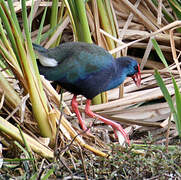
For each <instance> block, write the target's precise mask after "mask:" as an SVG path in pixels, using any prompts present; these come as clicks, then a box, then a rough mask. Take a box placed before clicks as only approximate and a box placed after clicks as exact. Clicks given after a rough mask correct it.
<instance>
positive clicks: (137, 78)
mask: <svg viewBox="0 0 181 180" xmlns="http://www.w3.org/2000/svg"><path fill="white" fill-rule="evenodd" d="M132 79H133V81H134V82H135V84H136V85H137V86H138V87H139V86H140V85H141V72H140V66H139V65H138V72H137V73H136V74H134V75H133V76H132Z"/></svg>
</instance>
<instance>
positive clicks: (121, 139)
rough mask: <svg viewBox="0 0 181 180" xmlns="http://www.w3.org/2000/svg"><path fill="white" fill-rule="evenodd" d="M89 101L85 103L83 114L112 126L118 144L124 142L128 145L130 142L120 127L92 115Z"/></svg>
mask: <svg viewBox="0 0 181 180" xmlns="http://www.w3.org/2000/svg"><path fill="white" fill-rule="evenodd" d="M90 103H91V102H90V100H87V102H86V108H85V113H86V114H87V115H88V116H89V117H92V118H98V119H99V120H101V121H102V122H104V123H105V124H107V125H110V126H112V128H113V130H114V133H115V136H116V138H118V140H119V142H120V144H121V145H122V144H123V143H124V142H126V143H127V144H128V145H130V140H129V136H128V134H127V133H126V132H125V131H124V129H123V128H122V126H121V125H120V124H118V123H116V122H114V121H111V120H109V119H107V118H104V117H102V116H99V115H98V114H95V113H93V112H92V111H91V110H90Z"/></svg>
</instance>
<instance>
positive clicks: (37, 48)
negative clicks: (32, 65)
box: [33, 43, 47, 54]
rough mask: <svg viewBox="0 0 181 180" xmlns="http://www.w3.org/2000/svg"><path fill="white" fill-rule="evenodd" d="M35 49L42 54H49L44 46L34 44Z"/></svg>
mask: <svg viewBox="0 0 181 180" xmlns="http://www.w3.org/2000/svg"><path fill="white" fill-rule="evenodd" d="M33 49H34V50H35V51H37V52H38V53H40V54H42V53H46V52H47V49H45V48H44V47H43V46H40V45H38V44H35V43H33Z"/></svg>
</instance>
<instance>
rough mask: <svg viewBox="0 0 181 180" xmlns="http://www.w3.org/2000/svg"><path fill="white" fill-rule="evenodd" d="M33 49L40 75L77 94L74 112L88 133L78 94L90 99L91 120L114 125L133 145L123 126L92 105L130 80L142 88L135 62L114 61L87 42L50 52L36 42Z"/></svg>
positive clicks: (76, 43)
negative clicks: (95, 110)
mask: <svg viewBox="0 0 181 180" xmlns="http://www.w3.org/2000/svg"><path fill="white" fill-rule="evenodd" d="M33 48H34V50H35V53H36V54H37V59H38V60H39V61H38V69H39V72H40V74H41V75H43V76H44V77H45V78H46V79H48V80H50V81H55V82H57V83H58V84H59V85H60V86H61V87H62V88H63V89H65V90H67V91H69V92H71V93H73V98H72V101H71V106H72V110H73V111H74V112H75V114H76V116H77V118H78V120H79V124H80V126H81V128H82V129H83V130H85V131H86V130H87V127H86V125H85V123H84V121H83V119H82V117H81V114H80V111H79V109H78V102H77V100H76V98H77V96H78V95H83V96H84V97H85V98H86V105H85V113H86V114H87V115H88V116H89V117H91V118H96V119H99V120H101V121H103V122H104V123H105V124H107V125H110V126H112V128H113V130H114V133H115V136H116V137H117V135H118V132H119V134H120V133H121V135H122V136H123V139H124V141H125V142H126V143H127V144H130V139H129V136H128V135H127V133H126V132H125V130H124V129H123V128H122V126H121V125H120V124H119V123H117V122H114V121H111V120H109V119H107V118H105V117H102V116H100V115H98V114H96V113H94V112H93V111H91V109H90V105H91V100H92V99H93V98H94V97H95V96H97V95H98V94H100V93H101V92H105V91H108V90H111V89H113V88H116V87H118V86H119V85H121V84H122V83H123V82H124V80H125V79H126V77H132V79H133V81H134V82H135V84H136V85H137V86H138V87H139V86H140V84H141V73H140V67H139V64H138V62H137V61H136V60H135V59H133V58H131V57H128V56H122V57H119V58H114V57H113V56H112V55H111V54H110V53H109V52H108V51H106V50H105V49H104V48H102V47H100V46H98V45H96V44H93V43H91V44H90V43H85V42H65V43H61V44H60V45H59V46H57V47H55V48H50V49H46V48H44V47H42V46H41V45H37V44H34V43H33Z"/></svg>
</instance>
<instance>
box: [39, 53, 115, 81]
mask: <svg viewBox="0 0 181 180" xmlns="http://www.w3.org/2000/svg"><path fill="white" fill-rule="evenodd" d="M113 62H114V59H113V57H112V56H111V55H110V54H107V55H106V56H105V55H104V56H103V55H99V54H92V53H89V52H84V51H83V52H79V53H74V52H72V54H70V52H69V53H68V54H67V56H64V59H62V60H61V61H59V63H58V65H57V66H56V67H51V68H49V67H39V69H40V73H41V74H44V75H45V77H46V78H47V79H49V80H54V81H60V80H62V81H63V80H65V81H69V82H70V83H73V82H76V81H79V80H85V79H86V78H89V77H90V76H92V75H96V73H98V72H100V71H102V70H104V69H107V68H109V67H111V66H112V64H113Z"/></svg>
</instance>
